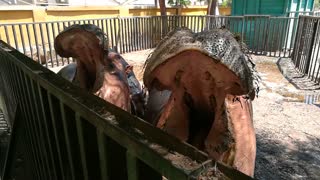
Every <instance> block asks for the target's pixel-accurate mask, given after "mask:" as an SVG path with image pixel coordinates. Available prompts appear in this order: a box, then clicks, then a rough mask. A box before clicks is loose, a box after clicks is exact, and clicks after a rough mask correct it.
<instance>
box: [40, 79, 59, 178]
mask: <svg viewBox="0 0 320 180" xmlns="http://www.w3.org/2000/svg"><path fill="white" fill-rule="evenodd" d="M37 88H38V96H39V99H40V106H41V112H40V113H41V114H42V122H43V125H44V127H43V128H44V132H45V138H46V141H47V143H48V151H49V154H50V157H51V162H52V166H53V171H54V174H55V177H56V178H57V179H59V176H58V175H57V169H56V167H57V165H56V163H57V162H55V158H54V155H53V151H52V149H53V145H51V140H50V135H49V129H48V124H47V122H48V120H47V119H46V115H47V114H46V112H45V103H44V100H43V98H44V97H45V96H46V95H44V94H42V91H41V87H40V84H39V82H37ZM46 105H47V104H46Z"/></svg>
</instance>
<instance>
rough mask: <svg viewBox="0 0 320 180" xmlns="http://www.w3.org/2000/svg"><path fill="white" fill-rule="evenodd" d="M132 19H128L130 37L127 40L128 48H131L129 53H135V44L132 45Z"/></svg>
mask: <svg viewBox="0 0 320 180" xmlns="http://www.w3.org/2000/svg"><path fill="white" fill-rule="evenodd" d="M132 24H133V23H132V18H128V37H127V40H128V44H127V46H128V47H129V50H130V51H129V52H132V51H134V49H133V47H134V46H133V43H132V37H133V32H132V31H133V29H132Z"/></svg>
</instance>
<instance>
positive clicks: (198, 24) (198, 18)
mask: <svg viewBox="0 0 320 180" xmlns="http://www.w3.org/2000/svg"><path fill="white" fill-rule="evenodd" d="M179 19H180V18H179ZM196 19H197V32H201V29H200V16H196ZM180 27H181V26H180Z"/></svg>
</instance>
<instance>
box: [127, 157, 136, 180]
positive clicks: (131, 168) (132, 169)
mask: <svg viewBox="0 0 320 180" xmlns="http://www.w3.org/2000/svg"><path fill="white" fill-rule="evenodd" d="M127 171H128V180H138V179H139V171H138V160H137V158H136V157H135V156H134V155H132V154H131V153H130V152H129V151H127Z"/></svg>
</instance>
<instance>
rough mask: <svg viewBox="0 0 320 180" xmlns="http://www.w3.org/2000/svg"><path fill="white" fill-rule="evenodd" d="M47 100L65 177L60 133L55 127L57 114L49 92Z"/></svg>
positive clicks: (60, 164)
mask: <svg viewBox="0 0 320 180" xmlns="http://www.w3.org/2000/svg"><path fill="white" fill-rule="evenodd" d="M47 98H48V102H49V108H50V115H51V121H52V122H51V123H52V127H53V134H54V139H55V142H56V148H57V152H58V159H59V167H60V171H61V174H62V176H64V175H65V173H64V167H63V162H62V156H61V148H60V145H59V138H58V131H57V128H56V125H55V121H56V119H57V118H56V116H57V115H56V114H55V113H54V112H53V109H54V107H53V102H52V98H51V95H50V93H49V91H47Z"/></svg>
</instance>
